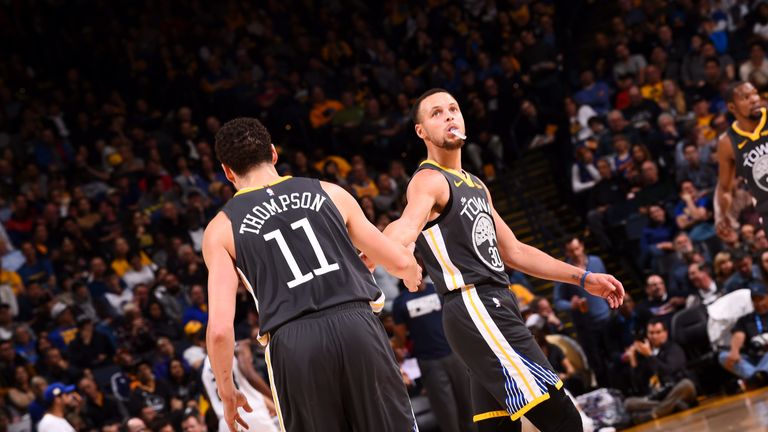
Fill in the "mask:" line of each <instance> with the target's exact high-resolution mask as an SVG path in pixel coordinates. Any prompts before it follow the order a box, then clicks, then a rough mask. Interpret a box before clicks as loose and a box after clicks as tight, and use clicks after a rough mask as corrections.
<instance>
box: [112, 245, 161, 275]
mask: <svg viewBox="0 0 768 432" xmlns="http://www.w3.org/2000/svg"><path fill="white" fill-rule="evenodd" d="M139 255H140V256H141V264H143V265H150V264H152V260H151V259H150V258H149V257H148V256H147V254H145V253H144V251H141V252H139ZM111 267H112V270H113V271H114V272H115V274H117V275H118V276H120V277H123V275H124V274H125V273H126V272H127V271H128V270H130V268H131V263H129V262H128V260H127V259H125V258H118V259H114V260H112V264H111Z"/></svg>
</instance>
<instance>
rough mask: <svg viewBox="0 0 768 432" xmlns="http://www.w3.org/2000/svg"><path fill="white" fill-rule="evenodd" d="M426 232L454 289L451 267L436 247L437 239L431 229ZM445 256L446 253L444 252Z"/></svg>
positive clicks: (454, 281) (454, 277) (454, 282)
mask: <svg viewBox="0 0 768 432" xmlns="http://www.w3.org/2000/svg"><path fill="white" fill-rule="evenodd" d="M427 232H428V233H429V237H430V238H431V239H432V246H434V248H435V252H437V258H438V259H439V260H440V262H441V263H442V264H443V268H444V269H445V270H448V274H449V275H451V281H452V282H453V288H452V289H455V288H456V275H455V274H454V273H453V270H451V267H452V266H451V265H449V264H448V263H447V262H446V261H445V258H443V252H442V251H441V250H440V247H439V246H438V245H437V239H435V233H434V232H432V230H431V229H428V230H427ZM446 254H447V251H446Z"/></svg>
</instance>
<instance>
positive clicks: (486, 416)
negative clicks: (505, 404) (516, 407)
mask: <svg viewBox="0 0 768 432" xmlns="http://www.w3.org/2000/svg"><path fill="white" fill-rule="evenodd" d="M507 416H509V413H508V412H506V411H488V412H484V413H482V414H475V415H474V416H473V417H472V421H473V422H475V423H477V422H480V421H483V420H488V419H491V418H496V417H507Z"/></svg>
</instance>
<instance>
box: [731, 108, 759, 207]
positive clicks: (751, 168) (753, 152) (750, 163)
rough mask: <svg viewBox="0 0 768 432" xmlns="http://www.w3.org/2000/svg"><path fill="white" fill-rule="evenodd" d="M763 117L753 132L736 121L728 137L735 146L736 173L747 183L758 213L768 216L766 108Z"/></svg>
mask: <svg viewBox="0 0 768 432" xmlns="http://www.w3.org/2000/svg"><path fill="white" fill-rule="evenodd" d="M761 111H762V117H761V118H760V121H759V122H758V124H757V127H756V128H755V130H754V131H753V132H747V131H743V130H741V129H739V127H738V126H737V125H736V122H735V121H734V122H733V124H731V127H729V128H728V132H727V133H728V136H729V137H730V138H731V144H732V145H733V154H734V156H735V160H736V172H737V173H738V175H739V176H741V177H743V178H744V179H746V181H747V185H748V186H749V191H750V192H751V193H752V196H753V197H754V198H755V200H756V201H757V204H756V208H757V211H758V212H759V213H760V214H761V215H763V216H765V215H768V129H766V130H764V129H765V126H766V117H768V114H766V110H765V108H763V109H762V110H761Z"/></svg>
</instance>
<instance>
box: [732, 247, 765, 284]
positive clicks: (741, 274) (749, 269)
mask: <svg viewBox="0 0 768 432" xmlns="http://www.w3.org/2000/svg"><path fill="white" fill-rule="evenodd" d="M731 259H732V260H733V267H734V270H735V271H734V273H733V274H732V275H731V277H729V278H728V279H727V280H726V281H725V285H724V287H723V288H724V290H725V292H726V293H729V292H733V291H735V290H737V289H742V288H752V287H753V286H763V287H764V284H763V281H762V278H761V277H760V270H759V269H758V267H757V266H756V265H754V264H752V255H750V254H748V253H745V252H742V251H738V250H737V251H735V252H733V253H732V254H731Z"/></svg>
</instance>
